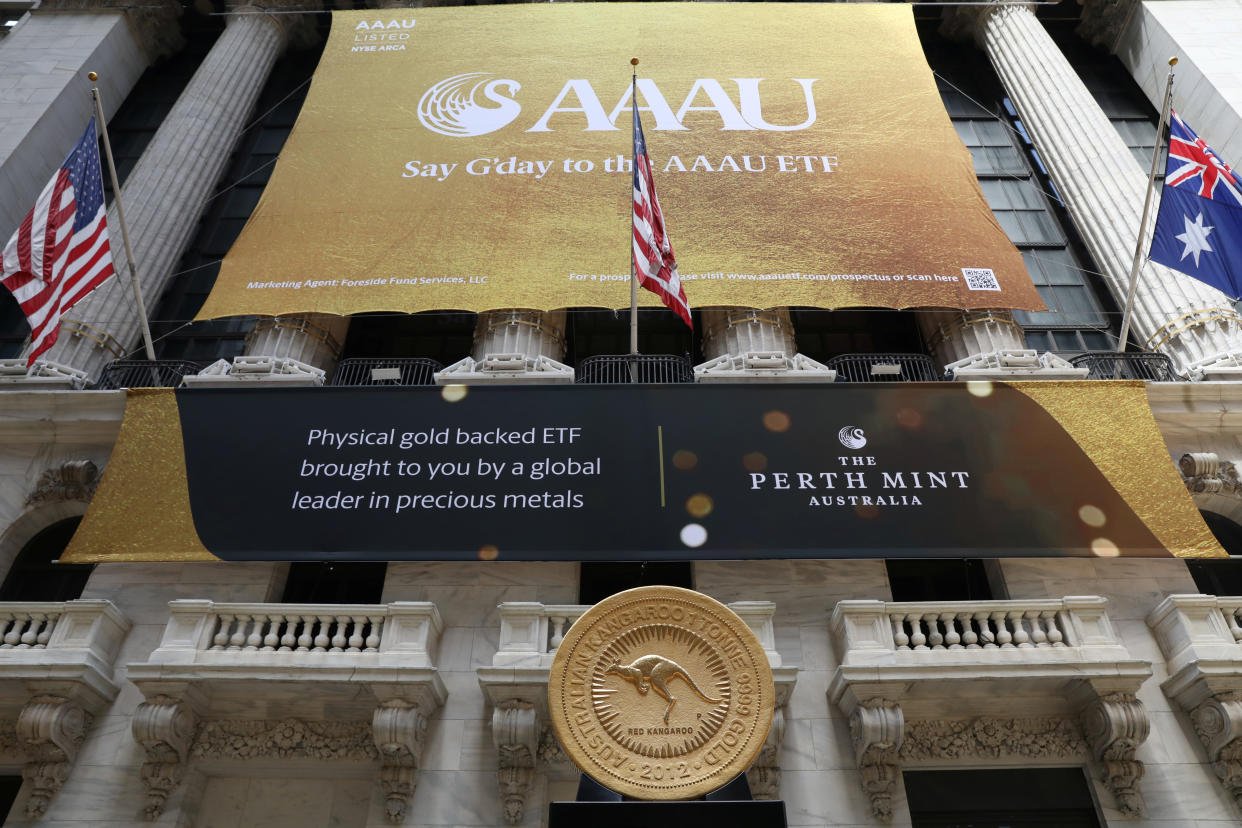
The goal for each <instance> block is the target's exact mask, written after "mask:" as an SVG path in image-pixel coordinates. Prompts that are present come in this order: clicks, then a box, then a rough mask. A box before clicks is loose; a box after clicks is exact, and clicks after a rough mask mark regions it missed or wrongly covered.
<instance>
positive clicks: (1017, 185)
mask: <svg viewBox="0 0 1242 828" xmlns="http://www.w3.org/2000/svg"><path fill="white" fill-rule="evenodd" d="M937 19H938V13H937ZM920 37H921V39H922V42H923V48H924V51H925V52H926V54H927V58H928V62H929V64H930V65H931V67H932V69H933V70H934V71H935V73H936V83H937V86H938V87H939V89H940V95H941V98H942V100H943V101H944V105H945V109H946V110H947V111H948V113H949V117H950V118H951V119H952V121H953V126H954V128H955V129H956V130H957V134H958V136H959V137H960V138H961V139H962V143H963V144H965V145H966V148H967V149H968V150H969V151H970V154H971V158H972V159H973V162H974V168H975V174H976V175H977V176H978V178H979V186H980V188H981V189H982V190H983V194H984V197H985V198H986V199H987V202H988V206H990V207H991V208H992V213H993V215H995V216H996V220H997V221H998V222H999V223H1000V225H1001V227H1002V228H1004V230H1005V232H1006V233H1007V234H1008V235H1009V238H1010V239H1011V240H1012V241H1013V243H1014V245H1016V246H1017V247H1018V249H1019V250H1020V251H1021V252H1022V259H1023V262H1024V263H1025V264H1026V269H1027V273H1028V274H1029V275H1030V277H1031V282H1032V283H1033V284H1034V285H1035V289H1036V290H1037V291H1038V292H1039V295H1040V297H1041V298H1042V299H1043V300H1044V304H1046V305H1047V306H1048V310H1046V311H1041V312H1037V313H1033V312H1015V313H1014V318H1015V319H1016V320H1017V321H1018V323H1019V324H1021V325H1022V327H1023V329H1024V330H1025V332H1026V338H1027V345H1028V347H1032V348H1037V349H1039V350H1051V351H1055V352H1061V353H1069V354H1076V353H1079V352H1081V351H1084V350H1107V349H1109V348H1111V347H1113V342H1114V339H1113V338H1112V337H1110V335H1109V317H1108V313H1110V312H1112V311H1114V310H1115V308H1114V306H1113V304H1112V298H1111V296H1110V295H1109V293H1108V290H1107V288H1106V287H1105V286H1104V285H1103V284H1101V283H1100V281H1099V279H1098V277H1096V276H1094V275H1093V274H1092V273H1091V271H1092V270H1093V269H1094V267H1093V265H1092V263H1091V261H1090V258H1089V257H1088V255H1087V254H1086V251H1085V250H1084V249H1083V248H1082V246H1081V244H1080V243H1079V240H1078V238H1077V236H1076V234H1075V230H1074V227H1073V224H1072V223H1071V222H1070V220H1069V217H1068V215H1067V214H1066V212H1065V210H1064V205H1063V204H1061V200H1060V196H1059V195H1058V194H1057V192H1056V189H1055V187H1054V186H1053V184H1052V182H1051V180H1050V179H1049V178H1048V175H1047V171H1046V170H1045V169H1044V168H1043V164H1042V163H1041V162H1040V160H1039V156H1038V153H1036V151H1035V147H1034V145H1033V144H1032V143H1031V141H1030V138H1029V137H1028V136H1027V134H1026V131H1025V128H1024V127H1023V125H1022V122H1021V121H1020V119H1019V118H1018V117H1017V111H1016V110H1015V109H1014V107H1013V104H1012V103H1011V102H1010V101H1009V100H1008V99H1007V98H1006V97H1005V93H1004V90H1003V89H1002V88H1001V86H1000V84H999V82H998V81H997V80H996V77H995V75H994V73H993V72H992V68H991V66H990V65H988V62H987V59H986V58H985V57H984V56H983V54H982V53H981V52H978V51H976V50H973V49H970V48H966V47H963V46H962V45H960V44H957V43H951V42H948V41H945V40H944V39H943V38H942V37H941V36H940V35H939V34H938V33H937V32H936V30H935V25H933V24H932V22H931V21H926V22H922V23H921V24H920Z"/></svg>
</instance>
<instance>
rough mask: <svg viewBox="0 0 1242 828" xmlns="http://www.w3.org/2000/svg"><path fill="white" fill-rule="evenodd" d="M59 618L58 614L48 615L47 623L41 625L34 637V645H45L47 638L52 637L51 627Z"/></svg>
mask: <svg viewBox="0 0 1242 828" xmlns="http://www.w3.org/2000/svg"><path fill="white" fill-rule="evenodd" d="M59 620H60V616H59V615H49V616H48V617H47V623H46V624H44V625H43V629H41V630H39V637H38V638H37V639H35V646H36V647H46V646H47V642H48V640H49V639H50V638H51V637H52V629H53V628H54V627H55V626H56V622H57V621H59Z"/></svg>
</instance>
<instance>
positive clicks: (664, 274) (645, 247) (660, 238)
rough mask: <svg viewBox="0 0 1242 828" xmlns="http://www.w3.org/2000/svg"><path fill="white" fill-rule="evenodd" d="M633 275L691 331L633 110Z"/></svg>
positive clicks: (687, 304)
mask: <svg viewBox="0 0 1242 828" xmlns="http://www.w3.org/2000/svg"><path fill="white" fill-rule="evenodd" d="M634 272H635V274H637V276H638V284H640V285H642V286H643V287H644V288H646V289H647V290H649V291H651V292H652V293H654V294H655V295H656V296H659V297H660V301H661V302H663V303H664V305H665V307H667V308H668V309H669V310H671V311H672V312H673V313H675V314H677V315H678V316H680V317H681V320H682V321H683V322H685V323H686V324H687V325H689V326H690V328H691V329H693V328H694V323H693V322H691V321H690V303H689V302H688V301H687V300H686V289H685V287H683V286H682V284H681V277H680V276H678V275H677V259H676V257H675V256H674V255H673V246H672V245H671V244H669V241H668V233H667V232H666V231H665V228H664V214H663V213H662V212H661V211H660V199H659V197H658V196H656V189H655V181H653V180H652V178H651V159H650V158H649V157H648V156H647V142H646V141H644V140H643V125H642V124H641V123H640V122H639V120H638V105H637V103H636V104H635V106H634Z"/></svg>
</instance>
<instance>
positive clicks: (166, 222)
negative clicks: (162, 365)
mask: <svg viewBox="0 0 1242 828" xmlns="http://www.w3.org/2000/svg"><path fill="white" fill-rule="evenodd" d="M290 2H291V0H265V1H264V3H263V5H262V6H261V7H260V6H259V5H257V4H256V5H251V4H240V3H239V4H236V5H232V6H231V7H230V8H231V10H232V11H234V12H238V13H237V14H234V15H231V16H230V17H229V18H228V23H227V25H226V27H225V30H224V33H223V34H221V35H220V39H219V40H217V41H216V44H215V45H214V46H213V47H212V49H211V52H210V53H208V55H207V58H206V59H205V60H204V61H203V64H202V66H200V67H199V69H198V71H197V72H196V73H195V74H194V77H193V78H192V79H191V81H190V83H189V85H188V86H187V87H186V89H185V91H184V92H183V93H182V94H181V97H180V98H178V99H177V103H176V104H174V106H173V108H172V111H171V112H169V114H168V117H167V118H165V119H164V122H163V123H162V124H161V125H160V128H159V131H157V132H156V134H155V137H154V138H153V139H152V141H151V144H150V146H148V147H147V149H146V151H145V152H143V154H142V157H141V158H140V159H139V161H138V164H137V166H136V167H135V168H134V171H133V173H131V174H130V177H129V179H128V181H127V182H126V184H125V187H124V188H123V198H124V199H125V211H126V218H127V219H128V221H129V228H130V233H131V239H132V241H133V246H134V258H135V260H136V262H137V263H138V268H139V278H140V281H141V284H142V292H143V297H144V299H145V300H146V303H147V305H148V307H154V306H155V304H156V302H157V301H158V300H159V297H160V295H161V294H162V293H163V292H164V287H165V286H166V284H167V283H168V280H169V278H170V276H171V275H172V272H173V268H174V267H175V266H176V264H177V262H178V261H179V260H180V258H181V256H182V254H183V253H184V251H185V248H186V245H187V244H188V243H189V241H190V238H191V235H192V234H193V232H194V229H195V227H196V226H197V224H198V221H199V218H200V217H201V215H202V212H203V207H204V203H205V202H206V199H207V197H208V196H209V195H210V194H211V192H212V190H213V189H214V188H215V186H216V184H217V182H218V181H219V179H220V175H221V173H222V172H223V170H224V165H225V163H226V162H227V161H228V159H229V154H230V153H231V152H232V151H233V147H234V146H235V145H236V143H237V139H238V138H239V137H240V136H241V133H242V129H243V127H244V126H245V123H246V119H247V118H248V117H249V116H250V113H251V111H252V110H253V108H254V104H255V101H256V100H258V97H259V94H260V92H261V91H262V90H263V86H264V84H265V83H266V82H267V78H268V74H269V73H270V72H271V69H272V64H274V63H275V62H276V59H277V58H278V57H279V56H280V53H281V51H283V49H284V47H285V45H286V44H287V42H288V41H289V38H290V34H291V30H292V29H293V28H294V27H296V26H298V25H299V24H302V23H304V22H305V21H306V19H307V18H306V16H303V15H268V14H263V13H262V11H263V9H275V8H277V7H280V6H283V5H287V4H289V3H290ZM297 5H298V7H299V8H305V4H304V3H301V2H299V3H298V4H297ZM115 212H116V211H115V208H114V209H113V210H111V211H109V215H108V222H109V225H110V226H111V227H113V228H115V229H114V230H113V231H112V232H113V235H114V237H116V238H117V239H118V242H119V235H120V223H119V220H118V219H117V217H116V215H115ZM117 247H118V250H119V243H118V245H117ZM123 270H126V268H124V267H123V266H122V265H121V264H120V260H118V271H123ZM127 278H128V273H124V274H120V275H119V278H117V279H112V280H110V281H109V282H107V283H106V284H105V285H104V286H103V287H101V288H99V289H98V290H96V291H95V292H94V293H93V294H91V296H89V297H88V298H87V299H84V300H83V301H82V302H80V303H78V304H77V305H76V306H75V307H74V308H73V309H72V311H71V312H70V314H69V316H68V317H67V318H66V320H65V322H64V323H63V326H62V328H61V335H60V340H59V341H58V342H57V343H56V345H55V346H53V348H52V349H51V350H50V351H49V352H48V353H47V355H46V359H45V360H44V361H45V362H47V363H53V364H55V365H59V366H68V367H69V368H71V369H76V370H78V371H85V372H86V373H87V374H89V375H90V376H92V377H93V376H97V375H98V373H99V371H100V369H101V368H102V367H103V366H104V364H106V363H107V362H109V361H110V360H112V359H115V358H116V357H118V356H120V355H121V354H122V353H125V351H126V350H127V349H128V348H129V346H131V345H132V344H133V343H134V342H135V341H136V340H137V339H138V326H139V321H138V318H137V314H136V312H135V310H134V306H133V304H134V303H133V300H132V298H131V292H132V291H131V288H130V286H129V285H128V284H127V282H126V279H127Z"/></svg>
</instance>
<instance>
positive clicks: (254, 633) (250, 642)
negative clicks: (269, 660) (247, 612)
mask: <svg viewBox="0 0 1242 828" xmlns="http://www.w3.org/2000/svg"><path fill="white" fill-rule="evenodd" d="M266 623H267V618H266V616H263V615H252V616H250V634H249V635H247V636H246V649H247V650H257V649H259V645H261V644H262V643H263V625H264V624H266Z"/></svg>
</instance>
